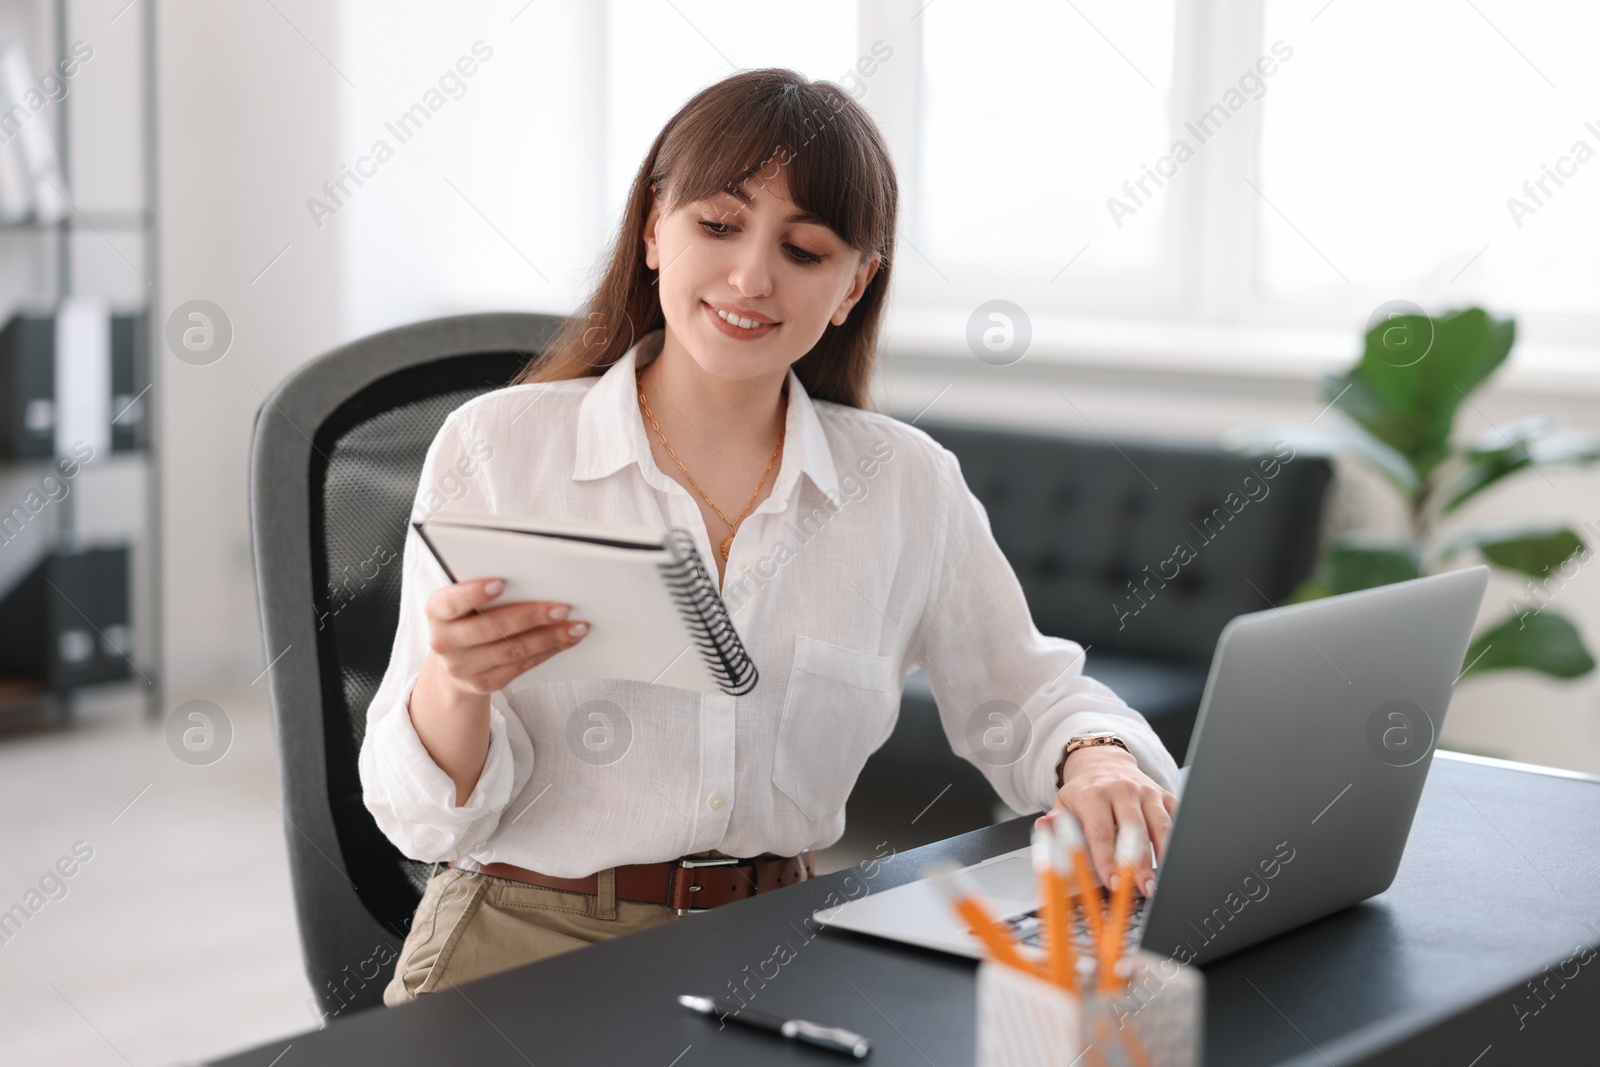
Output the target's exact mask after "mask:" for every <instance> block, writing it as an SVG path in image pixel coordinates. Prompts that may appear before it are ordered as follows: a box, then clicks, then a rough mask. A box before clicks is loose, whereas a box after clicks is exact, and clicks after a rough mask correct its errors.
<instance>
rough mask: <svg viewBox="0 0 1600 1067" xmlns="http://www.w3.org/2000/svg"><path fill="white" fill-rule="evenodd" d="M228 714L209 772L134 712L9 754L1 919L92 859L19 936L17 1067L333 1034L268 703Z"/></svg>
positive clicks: (5, 744) (14, 745)
mask: <svg viewBox="0 0 1600 1067" xmlns="http://www.w3.org/2000/svg"><path fill="white" fill-rule="evenodd" d="M265 684H266V683H265V682H263V683H262V686H263V687H264V686H265ZM213 699H214V700H215V702H216V703H217V704H218V705H219V706H221V707H223V709H224V710H225V711H226V712H227V713H228V716H229V718H230V720H231V721H232V723H233V728H234V737H233V741H232V744H231V746H230V748H229V750H228V752H227V754H226V755H225V756H224V757H223V758H222V759H220V760H219V761H217V762H216V763H213V764H211V765H210V766H204V767H197V766H191V765H188V764H186V763H183V762H181V761H180V760H178V759H177V758H176V757H175V756H174V755H173V753H172V752H171V751H170V750H169V749H168V747H167V744H166V741H165V738H164V734H163V732H162V729H161V724H159V723H151V722H148V721H147V720H146V719H145V718H144V716H143V714H142V711H141V708H140V705H139V704H138V703H136V702H134V701H130V700H129V699H127V698H126V696H123V697H122V698H120V699H107V697H106V696H102V697H101V699H99V700H98V701H96V703H97V704H98V706H97V707H89V708H85V709H84V710H83V712H82V714H81V716H80V719H79V722H78V724H77V725H76V726H75V727H74V728H72V729H71V730H69V731H65V732H58V733H50V734H41V735H34V736H29V737H21V738H7V739H5V740H3V741H0V811H3V812H5V818H4V824H3V825H4V829H3V831H0V910H9V909H10V908H11V907H12V905H14V904H22V903H24V901H25V899H26V895H27V894H28V893H29V891H30V890H37V889H38V888H39V882H40V879H41V878H42V877H44V876H45V875H46V872H47V871H48V870H49V869H50V868H51V867H52V865H53V864H55V863H56V861H57V860H58V859H59V858H60V857H62V856H69V857H70V856H71V854H72V849H73V846H74V844H75V843H77V842H83V843H84V844H83V845H80V846H79V849H80V852H82V851H86V850H87V849H92V850H93V852H92V857H91V858H90V859H89V860H88V861H87V862H85V863H83V864H82V865H81V866H80V867H79V868H78V869H77V870H76V871H75V873H74V874H73V876H72V877H71V878H68V879H65V880H64V881H65V884H66V893H65V895H64V896H63V895H61V894H60V890H59V889H58V888H56V887H55V886H54V885H53V884H50V883H49V882H48V881H47V884H46V887H45V888H46V889H49V890H51V891H52V893H53V894H54V895H55V896H57V897H58V899H53V900H49V901H48V903H46V904H45V905H44V906H43V907H42V908H39V910H38V911H37V913H35V914H33V915H32V917H31V918H30V919H29V920H28V921H27V922H26V924H25V925H23V927H22V928H21V929H20V930H17V931H15V932H14V933H13V932H12V930H11V928H9V927H7V928H5V933H6V934H10V935H11V936H10V940H8V941H6V942H5V943H3V944H0V1019H3V1020H4V1023H3V1025H0V1063H3V1064H28V1065H30V1067H48V1065H55V1064H61V1065H71V1067H100V1065H102V1064H103V1065H106V1067H130V1065H132V1067H159V1065H163V1064H174V1063H180V1062H184V1061H188V1060H200V1059H204V1058H208V1057H215V1056H218V1055H221V1054H223V1053H226V1052H231V1051H235V1050H238V1049H241V1048H244V1047H247V1046H249V1045H253V1044H256V1043H259V1042H262V1041H266V1040H269V1039H271V1038H274V1037H278V1036H281V1035H284V1034H289V1033H294V1032H297V1031H302V1030H305V1029H307V1028H309V1027H311V1026H314V1025H315V1024H316V1020H315V1018H314V1017H313V1015H312V1014H311V1010H310V1008H309V1007H308V1004H307V1002H308V1000H309V999H310V996H311V990H310V987H309V986H308V985H307V983H306V980H305V978H304V976H303V975H302V973H301V969H300V956H299V947H298V941H297V940H296V933H295V920H294V911H293V905H292V902H291V898H290V891H289V872H288V860H287V856H286V853H285V848H284V838H283V832H282V829H281V827H282V822H281V819H280V816H279V814H278V811H277V810H276V805H277V804H278V774H277V757H276V750H275V746H274V744H273V738H272V730H271V725H270V719H269V717H268V715H267V713H266V705H265V699H266V694H265V693H264V692H261V691H253V692H252V691H248V690H247V691H245V692H243V693H238V694H232V695H230V696H227V697H220V696H219V697H216V698H213ZM41 895H43V894H41ZM35 902H37V901H35Z"/></svg>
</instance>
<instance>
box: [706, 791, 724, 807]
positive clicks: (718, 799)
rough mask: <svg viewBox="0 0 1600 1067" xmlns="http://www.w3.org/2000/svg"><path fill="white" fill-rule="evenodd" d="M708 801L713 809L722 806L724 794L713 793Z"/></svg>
mask: <svg viewBox="0 0 1600 1067" xmlns="http://www.w3.org/2000/svg"><path fill="white" fill-rule="evenodd" d="M706 803H707V804H710V805H711V807H712V809H713V810H715V809H717V808H720V807H722V794H721V793H712V794H711V798H710V799H709V800H707V801H706Z"/></svg>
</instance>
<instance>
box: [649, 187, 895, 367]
mask: <svg viewBox="0 0 1600 1067" xmlns="http://www.w3.org/2000/svg"><path fill="white" fill-rule="evenodd" d="M644 243H645V263H646V265H647V266H649V267H651V268H653V269H655V270H658V271H660V274H659V276H658V278H659V280H658V283H657V284H658V286H659V288H660V299H661V309H662V313H663V314H664V315H665V317H666V320H667V326H666V329H667V342H668V344H669V345H671V344H672V343H673V342H674V341H676V342H677V344H678V345H681V347H682V348H683V349H684V350H686V351H687V352H688V353H689V355H691V356H692V357H693V358H694V361H695V362H696V363H697V364H698V365H699V366H700V368H701V369H702V370H703V371H704V372H705V373H707V374H711V375H715V376H718V377H723V378H732V379H748V378H759V377H763V376H768V375H773V376H779V377H781V375H782V374H783V373H784V372H786V371H787V370H788V368H789V365H790V364H791V363H793V362H794V361H795V360H797V359H799V358H800V357H801V356H804V355H805V354H806V353H807V352H809V351H810V350H811V348H812V346H813V345H815V344H816V343H817V340H818V339H819V338H820V337H821V336H822V334H823V331H824V330H826V329H827V327H828V324H829V323H830V322H831V323H833V324H834V325H843V323H844V321H845V318H846V316H847V315H848V314H849V312H850V309H851V308H852V307H854V306H855V304H856V303H857V301H859V300H860V299H861V294H862V292H863V291H864V290H865V289H866V287H867V283H868V282H870V281H871V280H872V276H873V275H874V274H876V273H877V270H878V263H879V257H877V256H876V255H874V256H871V257H867V256H864V255H863V254H862V253H860V252H859V251H857V250H856V249H854V248H851V247H850V246H849V245H847V244H846V243H845V242H844V241H843V240H842V239H841V238H840V237H839V235H838V234H836V233H834V232H833V230H832V229H830V228H829V227H828V226H827V224H826V223H824V222H823V221H822V220H821V219H819V218H816V217H814V216H810V215H808V214H807V213H806V212H804V211H802V210H801V209H800V208H798V207H797V206H795V204H794V202H793V201H791V200H790V199H789V190H788V182H787V179H786V177H785V175H784V174H783V171H782V169H781V168H778V173H777V176H776V178H766V177H765V176H764V175H763V176H762V177H760V178H759V179H752V180H751V181H749V182H746V183H745V185H744V186H743V187H742V188H741V189H740V191H739V194H738V195H735V194H734V193H730V192H722V193H718V194H717V195H716V196H714V197H712V198H711V199H709V200H701V201H696V202H693V203H689V204H685V205H683V206H682V207H680V208H678V209H677V210H675V211H671V212H666V213H663V212H662V211H661V205H660V202H659V201H655V202H653V203H652V206H651V209H650V215H649V218H648V219H647V220H646V222H645V228H644ZM730 319H731V320H733V321H729V320H730Z"/></svg>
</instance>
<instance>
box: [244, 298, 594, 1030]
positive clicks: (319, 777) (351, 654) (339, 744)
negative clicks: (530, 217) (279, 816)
mask: <svg viewBox="0 0 1600 1067" xmlns="http://www.w3.org/2000/svg"><path fill="white" fill-rule="evenodd" d="M561 322H562V320H561V319H559V318H557V317H554V316H549V315H532V314H517V313H496V314H476V315H461V316H456V317H452V318H444V319H436V320H433V321H429V322H420V323H415V324H413V325H410V326H402V327H399V328H397V329H393V330H387V331H385V332H383V333H379V334H376V335H374V336H372V337H367V338H363V339H362V340H359V341H354V342H352V343H350V344H347V345H343V346H341V347H339V348H336V349H334V350H333V351H331V352H329V353H327V354H325V355H323V356H321V357H319V358H317V359H315V360H313V361H312V362H310V363H308V364H306V365H305V366H303V367H301V368H300V369H299V370H297V371H296V372H295V373H294V374H292V375H290V377H289V378H288V379H287V380H286V381H284V382H283V384H282V385H280V386H279V387H278V389H277V390H276V391H275V392H274V393H273V395H272V396H271V397H270V398H269V399H268V400H267V401H266V403H264V404H263V405H262V406H261V409H260V411H259V412H258V413H257V416H256V426H255V438H254V442H253V445H252V451H251V456H250V502H251V526H252V534H253V550H254V555H255V565H256V588H257V595H258V597H259V600H260V603H261V630H262V635H263V641H264V644H265V656H266V659H265V661H266V662H268V663H269V664H271V666H270V668H269V673H270V679H271V693H272V713H273V721H274V724H275V727H276V731H277V740H278V748H279V756H280V759H281V767H282V770H281V782H282V788H283V815H284V822H285V827H284V833H285V836H286V837H287V838H288V842H289V869H290V876H291V879H292V881H293V884H294V897H295V912H296V915H297V916H298V919H299V926H300V943H301V950H302V954H303V957H304V960H305V967H306V974H307V976H308V977H309V978H310V980H311V987H312V989H313V990H314V991H315V993H316V998H317V1001H318V1002H319V1004H320V1005H321V1011H322V1012H323V1013H324V1014H325V1015H337V1014H340V1013H344V1012H349V1011H354V1010H359V1009H361V1008H367V1007H373V1006H376V1005H379V1004H381V1003H382V999H383V987H384V986H385V985H386V984H387V983H388V981H389V977H390V975H391V974H392V973H393V969H394V960H395V957H396V956H397V955H398V953H399V951H400V946H401V944H402V942H403V941H404V940H405V936H406V932H407V930H408V929H409V927H410V923H411V917H412V914H413V913H414V912H415V910H416V907H417V903H418V902H419V901H420V900H421V898H422V890H423V887H424V886H425V885H426V884H427V880H428V875H429V872H430V870H431V864H427V863H421V862H418V861H416V860H412V859H409V858H407V857H406V856H404V855H402V854H401V853H400V851H399V850H398V849H396V848H395V847H394V845H393V844H391V843H390V842H389V839H388V838H386V837H385V836H384V835H383V833H382V831H380V830H379V829H378V827H377V824H376V823H375V822H374V821H373V819H372V816H371V814H370V813H368V811H367V809H366V806H365V805H364V804H363V803H362V799H361V781H360V778H359V775H358V772H357V764H356V760H357V755H358V753H359V752H360V749H361V739H362V737H363V735H364V733H365V731H366V713H367V706H368V704H370V703H371V701H372V697H373V695H374V693H376V692H377V689H378V684H379V682H381V681H382V679H383V674H384V670H385V668H386V667H387V666H388V662H389V653H390V650H391V647H392V645H393V642H394V634H395V631H396V629H397V628H398V626H399V618H400V560H401V558H402V552H403V548H404V545H405V534H406V524H407V521H408V520H409V518H410V514H411V505H412V501H413V498H414V497H415V495H416V491H417V482H418V479H419V477H420V475H421V471H422V463H423V460H424V459H425V458H426V455H427V450H428V446H429V444H431V443H432V441H433V438H434V435H435V433H437V431H438V429H439V426H440V424H442V423H443V422H444V419H445V416H447V415H448V414H449V413H450V412H451V411H453V410H454V409H455V408H457V407H459V406H460V405H462V404H463V403H465V402H466V401H468V400H470V399H472V398H473V397H475V396H478V395H479V394H482V393H485V392H488V391H489V390H492V389H495V388H497V387H499V386H503V385H505V384H506V383H507V382H509V381H510V380H511V378H512V377H513V376H515V374H516V373H517V371H518V370H519V369H520V368H521V367H522V366H523V364H524V363H526V362H527V360H528V359H529V358H531V357H532V356H533V355H534V354H535V353H537V352H538V351H540V350H541V349H542V347H543V346H544V345H545V344H546V343H547V342H548V340H549V339H550V338H551V336H553V334H554V333H555V331H556V330H557V329H558V328H559V327H560V326H561Z"/></svg>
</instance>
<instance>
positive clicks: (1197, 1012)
mask: <svg viewBox="0 0 1600 1067" xmlns="http://www.w3.org/2000/svg"><path fill="white" fill-rule="evenodd" d="M1126 963H1127V965H1129V972H1128V984H1127V986H1126V987H1125V988H1124V989H1123V990H1122V991H1121V992H1120V993H1118V994H1116V995H1115V996H1110V997H1101V996H1099V995H1098V994H1090V995H1089V996H1087V997H1085V998H1084V1003H1083V1023H1082V1030H1083V1035H1084V1037H1085V1039H1087V1040H1088V1041H1090V1042H1093V1043H1094V1045H1095V1048H1096V1049H1097V1050H1098V1051H1099V1052H1100V1054H1101V1059H1099V1060H1095V1058H1094V1057H1093V1056H1092V1055H1091V1056H1088V1057H1085V1060H1084V1062H1085V1063H1089V1062H1091V1061H1092V1062H1094V1063H1096V1064H1104V1067H1200V1062H1201V1057H1202V1056H1203V1055H1204V1037H1205V984H1206V983H1205V977H1204V976H1203V975H1202V974H1201V973H1200V970H1199V968H1196V967H1186V966H1184V965H1183V964H1181V963H1179V962H1178V961H1177V960H1174V959H1170V958H1168V957H1166V956H1161V955H1158V954H1156V953H1154V952H1144V951H1138V952H1135V953H1133V954H1132V955H1130V956H1129V957H1128V959H1127V961H1126Z"/></svg>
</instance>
